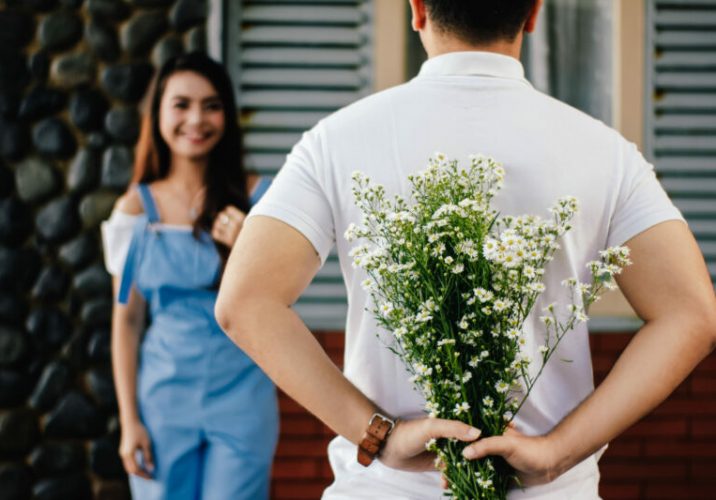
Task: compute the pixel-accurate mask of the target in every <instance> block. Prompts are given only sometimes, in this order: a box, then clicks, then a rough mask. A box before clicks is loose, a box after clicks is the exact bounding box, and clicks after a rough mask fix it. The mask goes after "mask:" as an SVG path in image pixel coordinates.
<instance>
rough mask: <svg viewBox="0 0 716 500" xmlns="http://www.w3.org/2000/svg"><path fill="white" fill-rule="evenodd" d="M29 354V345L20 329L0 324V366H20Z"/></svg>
mask: <svg viewBox="0 0 716 500" xmlns="http://www.w3.org/2000/svg"><path fill="white" fill-rule="evenodd" d="M29 354H30V346H29V344H28V342H27V338H26V337H25V334H24V333H22V331H21V330H18V329H16V328H11V327H8V326H0V367H9V368H11V367H17V366H21V365H22V364H23V362H25V361H26V360H27V357H28V355H29Z"/></svg>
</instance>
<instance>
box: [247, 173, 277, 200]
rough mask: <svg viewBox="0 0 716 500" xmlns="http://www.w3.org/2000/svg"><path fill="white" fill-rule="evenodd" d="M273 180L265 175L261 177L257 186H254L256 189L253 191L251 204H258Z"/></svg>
mask: <svg viewBox="0 0 716 500" xmlns="http://www.w3.org/2000/svg"><path fill="white" fill-rule="evenodd" d="M271 180H272V179H271V177H268V176H265V175H262V176H261V177H259V180H258V182H257V183H256V186H254V190H253V191H252V192H251V199H250V200H249V203H251V206H254V205H256V204H257V203H258V202H259V200H260V199H261V197H262V196H263V195H264V194H265V193H266V191H267V190H268V188H269V186H270V185H271Z"/></svg>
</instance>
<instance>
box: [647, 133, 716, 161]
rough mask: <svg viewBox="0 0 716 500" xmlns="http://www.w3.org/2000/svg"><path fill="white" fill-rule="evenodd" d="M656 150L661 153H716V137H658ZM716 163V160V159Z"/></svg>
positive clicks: (655, 145)
mask: <svg viewBox="0 0 716 500" xmlns="http://www.w3.org/2000/svg"><path fill="white" fill-rule="evenodd" d="M654 149H655V150H656V152H657V153H660V152H677V153H678V152H683V151H686V152H689V151H690V152H702V153H703V152H708V153H716V135H703V136H701V135H666V136H657V138H656V140H655V142H654ZM714 161H716V158H714Z"/></svg>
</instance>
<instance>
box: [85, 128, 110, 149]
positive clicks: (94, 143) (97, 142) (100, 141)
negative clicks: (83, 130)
mask: <svg viewBox="0 0 716 500" xmlns="http://www.w3.org/2000/svg"><path fill="white" fill-rule="evenodd" d="M108 144H109V139H108V138H107V136H106V135H104V134H103V133H102V132H92V133H91V134H89V135H88V136H87V147H88V148H90V149H92V150H93V151H101V150H103V149H104V148H106V147H107V145H108Z"/></svg>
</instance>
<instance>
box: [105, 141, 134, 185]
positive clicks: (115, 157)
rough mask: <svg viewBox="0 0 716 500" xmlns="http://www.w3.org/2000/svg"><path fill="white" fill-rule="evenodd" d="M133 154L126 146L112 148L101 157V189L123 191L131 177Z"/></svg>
mask: <svg viewBox="0 0 716 500" xmlns="http://www.w3.org/2000/svg"><path fill="white" fill-rule="evenodd" d="M133 161H134V154H133V153H132V150H131V149H129V148H128V147H126V146H112V147H110V148H109V149H107V151H105V152H104V155H103V156H102V181H101V185H102V186H103V187H107V188H111V189H116V190H118V191H124V190H125V189H126V188H127V185H128V184H129V180H130V179H131V177H132V163H133Z"/></svg>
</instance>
